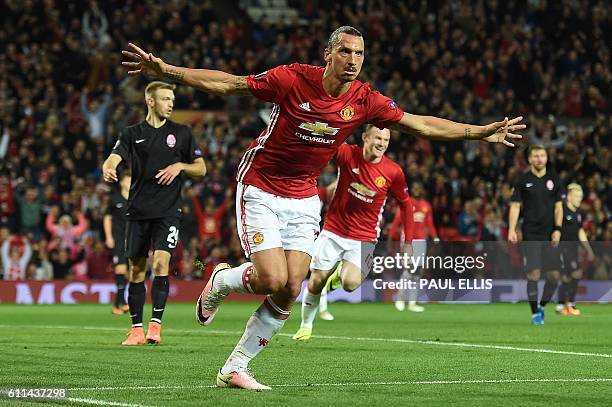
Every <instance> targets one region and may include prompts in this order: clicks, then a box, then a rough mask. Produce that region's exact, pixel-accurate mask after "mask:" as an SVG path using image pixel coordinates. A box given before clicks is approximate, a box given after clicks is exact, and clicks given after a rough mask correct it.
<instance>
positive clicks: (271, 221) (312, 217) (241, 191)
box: [236, 182, 321, 257]
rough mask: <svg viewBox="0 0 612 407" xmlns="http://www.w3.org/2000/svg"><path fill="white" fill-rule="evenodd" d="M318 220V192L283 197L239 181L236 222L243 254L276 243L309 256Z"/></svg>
mask: <svg viewBox="0 0 612 407" xmlns="http://www.w3.org/2000/svg"><path fill="white" fill-rule="evenodd" d="M320 222H321V201H320V200H319V196H318V195H315V196H312V197H309V198H283V197H281V196H278V195H274V194H271V193H269V192H266V191H263V190H261V189H259V188H257V187H256V186H253V185H244V184H242V183H241V182H239V183H238V187H237V189H236V225H237V227H238V236H239V237H240V244H241V245H242V249H243V250H244V253H245V254H246V257H251V254H252V253H256V252H259V251H262V250H266V249H272V248H275V247H282V248H283V249H284V250H298V251H301V252H304V253H307V254H309V255H310V256H312V253H313V248H314V240H315V237H316V236H317V235H318V233H319V230H320V226H319V223H320Z"/></svg>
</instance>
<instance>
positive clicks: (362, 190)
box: [351, 182, 376, 197]
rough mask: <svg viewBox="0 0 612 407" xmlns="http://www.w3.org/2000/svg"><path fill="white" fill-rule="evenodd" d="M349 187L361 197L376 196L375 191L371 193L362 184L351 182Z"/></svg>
mask: <svg viewBox="0 0 612 407" xmlns="http://www.w3.org/2000/svg"><path fill="white" fill-rule="evenodd" d="M351 187H352V188H353V189H354V190H355V191H357V192H359V193H360V194H361V195H366V196H369V197H372V196H374V195H376V192H375V191H372V190H371V189H370V188H368V187H366V186H365V185H362V184H360V183H358V182H352V183H351Z"/></svg>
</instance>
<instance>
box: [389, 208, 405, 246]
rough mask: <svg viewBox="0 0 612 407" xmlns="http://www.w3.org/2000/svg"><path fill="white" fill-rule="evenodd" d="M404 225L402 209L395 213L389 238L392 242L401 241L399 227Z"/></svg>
mask: <svg viewBox="0 0 612 407" xmlns="http://www.w3.org/2000/svg"><path fill="white" fill-rule="evenodd" d="M401 224H402V210H401V209H400V208H398V209H397V211H395V216H394V217H393V222H391V228H390V230H389V237H390V238H391V239H392V240H400V233H399V227H400V226H401Z"/></svg>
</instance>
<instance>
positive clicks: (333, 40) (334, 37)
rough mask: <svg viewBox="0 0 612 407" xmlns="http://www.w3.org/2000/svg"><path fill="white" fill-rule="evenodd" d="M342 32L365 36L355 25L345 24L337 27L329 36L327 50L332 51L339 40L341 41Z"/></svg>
mask: <svg viewBox="0 0 612 407" xmlns="http://www.w3.org/2000/svg"><path fill="white" fill-rule="evenodd" d="M340 34H348V35H354V36H355V37H363V35H362V34H361V32H359V30H358V29H356V28H355V27H351V26H350V25H343V26H342V27H339V28H336V30H334V32H333V33H331V35H330V36H329V39H328V40H327V50H328V51H331V50H332V49H333V48H334V47H335V46H336V45H337V44H338V43H339V42H340Z"/></svg>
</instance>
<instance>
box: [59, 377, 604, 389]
mask: <svg viewBox="0 0 612 407" xmlns="http://www.w3.org/2000/svg"><path fill="white" fill-rule="evenodd" d="M598 382H599V383H601V382H612V378H578V379H482V380H415V381H393V382H349V383H304V384H269V386H270V387H343V386H355V387H357V386H408V385H436V384H504V383H507V384H512V383H598ZM216 387H217V386H215V385H193V386H166V385H159V386H117V387H76V388H69V389H68V390H69V391H120V390H195V389H212V388H216Z"/></svg>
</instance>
